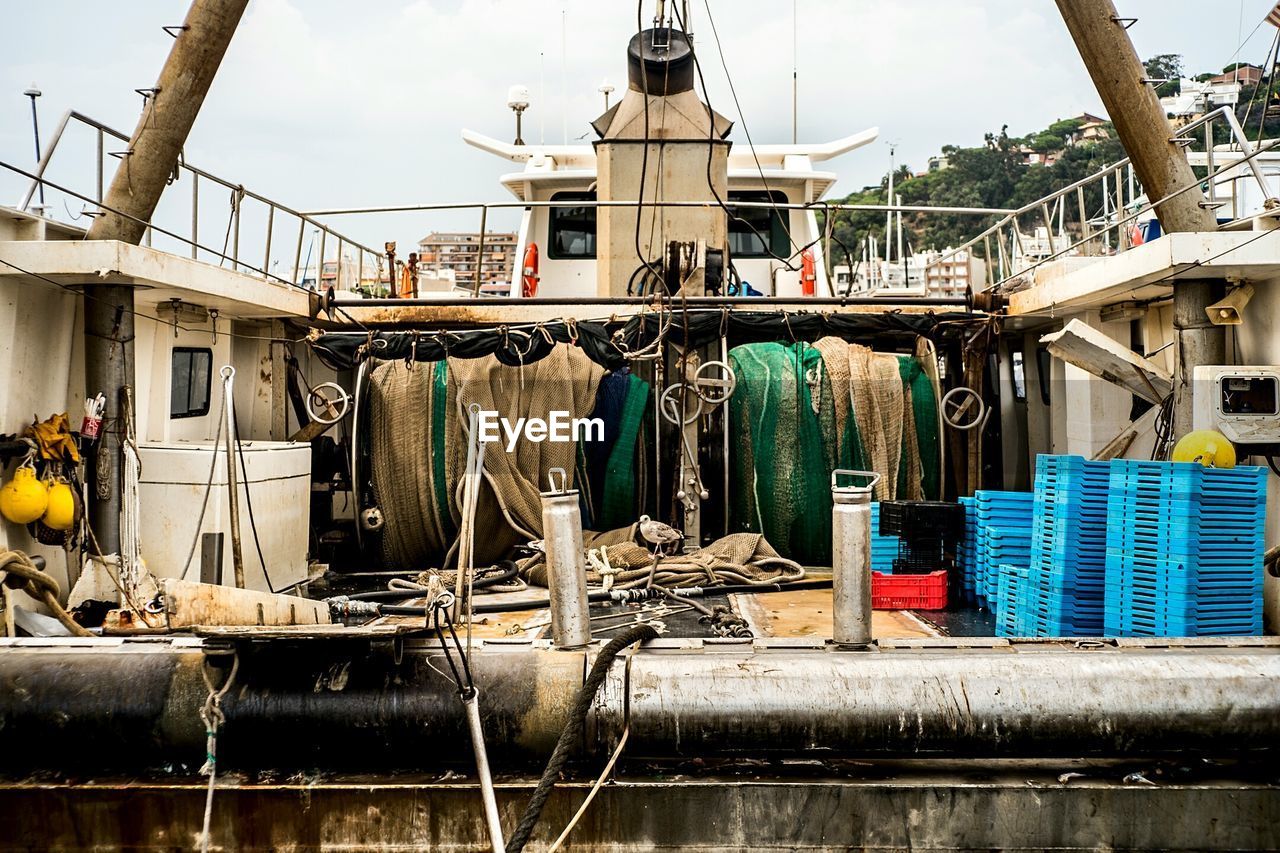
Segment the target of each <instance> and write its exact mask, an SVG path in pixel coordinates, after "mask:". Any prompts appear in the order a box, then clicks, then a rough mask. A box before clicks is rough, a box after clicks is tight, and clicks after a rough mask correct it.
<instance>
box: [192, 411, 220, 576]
mask: <svg viewBox="0 0 1280 853" xmlns="http://www.w3.org/2000/svg"><path fill="white" fill-rule="evenodd" d="M226 406H227V397H226V395H225V394H223V395H222V405H221V406H219V407H218V428H217V430H215V431H214V434H213V452H212V453H210V454H209V455H210V457H211V458H210V459H209V481H208V482H207V483H205V485H204V500H202V501H201V502H200V515H199V517H197V518H196V533H195V536H193V537H192V539H191V550H189V551H188V552H187V561H186V562H185V563H183V564H182V579H183V580H186V579H187V575H188V574H190V573H191V561H192V560H193V559H195V556H196V547H197V546H198V545H199V544H200V533H201V531H202V530H203V529H204V515H205V512H206V511H207V510H208V509H209V495H210V494H212V493H213V475H214V472H215V471H217V470H218V443H219V442H220V441H221V440H222V422H223V421H224V420H226V418H225V415H226Z"/></svg>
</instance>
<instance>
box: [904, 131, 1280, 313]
mask: <svg viewBox="0 0 1280 853" xmlns="http://www.w3.org/2000/svg"><path fill="white" fill-rule="evenodd" d="M1219 121H1221V122H1224V123H1225V125H1226V127H1227V128H1228V130H1229V132H1230V137H1231V142H1230V143H1229V144H1231V145H1232V150H1231V151H1228V152H1223V151H1218V150H1216V145H1215V136H1214V130H1215V127H1216V126H1218V125H1217V122H1219ZM1171 141H1172V142H1173V143H1175V144H1177V145H1179V146H1181V147H1182V148H1184V149H1186V150H1187V151H1188V152H1190V150H1191V149H1192V147H1193V146H1195V145H1197V144H1203V145H1204V147H1205V151H1204V155H1203V156H1204V160H1205V164H1206V167H1205V172H1206V174H1205V176H1204V177H1203V178H1200V179H1198V180H1197V181H1195V182H1194V183H1190V184H1188V185H1186V186H1184V187H1180V188H1178V189H1177V190H1175V191H1174V192H1172V193H1170V194H1169V195H1167V196H1165V197H1164V198H1161V199H1156V200H1154V201H1152V200H1150V199H1148V198H1147V197H1146V195H1145V193H1144V192H1143V190H1142V186H1141V184H1140V183H1139V181H1138V180H1137V177H1136V175H1135V174H1134V169H1133V165H1132V163H1131V162H1130V160H1129V159H1128V158H1126V159H1124V160H1121V161H1119V162H1118V163H1115V164H1112V165H1109V166H1106V167H1104V168H1103V169H1101V170H1100V171H1098V172H1096V173H1094V174H1092V175H1090V176H1088V177H1087V178H1084V179H1082V180H1079V181H1076V182H1075V183H1073V184H1071V185H1070V186H1067V187H1063V188H1062V189H1060V190H1057V191H1056V192H1053V193H1050V194H1049V195H1047V196H1045V197H1044V198H1042V199H1039V200H1038V201H1033V202H1031V203H1030V204H1028V205H1025V206H1024V207H1021V208H1019V209H1017V210H1015V211H1012V212H1010V213H1009V214H1008V215H1007V216H1005V217H1004V218H1003V219H1001V220H1000V221H999V222H997V223H995V224H994V225H992V226H991V227H990V228H988V229H987V230H986V231H983V232H982V233H981V234H979V235H978V236H976V237H974V238H973V239H972V240H969V241H968V242H967V243H964V244H962V245H961V246H959V247H957V248H955V249H953V250H951V251H949V252H945V253H943V255H942V256H941V257H940V258H938V259H937V260H936V261H934V262H933V263H932V264H930V265H929V269H932V268H934V267H937V266H940V265H942V264H944V263H946V262H947V261H949V260H951V259H953V258H955V257H956V256H958V255H960V254H961V253H963V252H965V251H970V252H973V251H975V250H977V248H978V247H979V246H981V247H982V252H983V255H984V257H985V258H986V261H987V263H986V285H987V289H996V290H1002V291H1003V290H1008V289H1009V288H1010V286H1011V285H1013V286H1017V285H1022V284H1028V283H1029V282H1027V281H1026V279H1025V276H1026V275H1027V274H1028V273H1030V272H1033V271H1034V270H1035V269H1037V268H1039V267H1040V266H1043V265H1044V264H1047V263H1049V262H1050V261H1054V260H1057V259H1060V258H1064V257H1068V256H1095V257H1096V256H1105V255H1112V254H1117V253H1120V252H1124V251H1126V250H1128V249H1130V248H1132V247H1133V245H1134V234H1133V226H1134V224H1135V223H1137V221H1138V220H1139V219H1141V218H1142V217H1143V216H1145V215H1147V214H1149V213H1152V212H1153V211H1155V210H1156V209H1157V208H1159V207H1160V205H1162V204H1165V203H1166V202H1168V201H1169V200H1171V199H1173V198H1176V197H1178V196H1180V195H1182V194H1183V193H1185V192H1190V191H1192V190H1197V191H1200V190H1203V191H1204V192H1205V194H1206V199H1205V201H1204V202H1203V203H1202V204H1203V206H1204V207H1205V208H1206V209H1209V210H1217V209H1218V208H1220V207H1222V206H1224V205H1225V204H1226V202H1225V201H1222V200H1221V199H1220V198H1219V197H1218V186H1219V185H1220V184H1226V183H1231V182H1233V181H1236V180H1238V179H1239V177H1240V175H1239V170H1241V169H1243V168H1248V170H1249V175H1250V176H1251V177H1252V178H1253V179H1254V181H1256V182H1257V184H1258V186H1259V187H1260V189H1261V190H1262V196H1263V198H1264V199H1266V205H1267V206H1268V207H1271V206H1273V205H1274V204H1277V203H1280V201H1278V200H1277V199H1276V196H1275V193H1274V192H1273V191H1272V189H1271V187H1269V186H1268V184H1267V181H1266V178H1265V176H1264V175H1263V172H1262V169H1261V167H1260V166H1259V165H1258V162H1257V158H1258V156H1259V155H1260V154H1264V153H1266V152H1268V151H1271V150H1273V149H1275V148H1276V147H1277V145H1280V140H1277V141H1273V142H1272V143H1270V144H1268V145H1264V146H1261V147H1257V146H1255V145H1254V144H1253V143H1251V142H1250V141H1249V139H1248V136H1247V135H1246V134H1245V132H1244V129H1243V128H1242V127H1241V126H1240V122H1239V119H1237V118H1236V114H1235V112H1234V110H1232V108H1231V107H1221V108H1219V109H1217V110H1214V111H1213V112H1211V113H1208V114H1207V115H1205V116H1202V117H1201V118H1199V119H1196V120H1195V121H1193V122H1190V123H1188V124H1186V125H1184V126H1183V127H1181V128H1179V129H1178V130H1177V131H1175V133H1174V136H1173V137H1172V139H1171ZM1235 154H1239V155H1240V156H1239V157H1236V156H1233V155H1235ZM1224 155H1225V156H1224ZM1219 159H1224V160H1226V161H1227V162H1225V164H1224V165H1221V166H1219V165H1218V161H1219ZM1071 206H1074V208H1075V211H1074V213H1075V217H1074V218H1075V225H1076V227H1077V229H1078V233H1077V234H1075V235H1073V234H1071V233H1070V232H1069V230H1068V228H1067V226H1066V213H1067V209H1068V207H1071Z"/></svg>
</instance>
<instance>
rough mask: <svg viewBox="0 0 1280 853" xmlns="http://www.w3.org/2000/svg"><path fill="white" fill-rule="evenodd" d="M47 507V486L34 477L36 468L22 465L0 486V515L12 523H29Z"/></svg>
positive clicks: (42, 513)
mask: <svg viewBox="0 0 1280 853" xmlns="http://www.w3.org/2000/svg"><path fill="white" fill-rule="evenodd" d="M48 507H49V487H48V486H47V485H46V484H44V483H42V482H41V481H40V480H39V479H38V478H37V477H36V469H35V468H32V467H30V466H23V467H21V468H19V469H18V470H17V471H15V472H13V479H12V480H10V481H9V482H7V483H5V484H4V486H3V487H0V515H3V516H4V517H5V518H7V519H9V520H10V521H12V522H13V523H14V524H30V523H31V522H33V521H35V520H36V519H37V518H39V517H40V516H42V515H44V511H45V510H46V509H48Z"/></svg>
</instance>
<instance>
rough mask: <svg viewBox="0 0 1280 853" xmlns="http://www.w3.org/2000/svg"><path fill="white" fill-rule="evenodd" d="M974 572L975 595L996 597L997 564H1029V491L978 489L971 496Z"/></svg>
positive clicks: (992, 600)
mask: <svg viewBox="0 0 1280 853" xmlns="http://www.w3.org/2000/svg"><path fill="white" fill-rule="evenodd" d="M973 497H974V506H975V520H976V523H977V531H976V534H975V541H974V550H975V560H974V562H975V574H976V575H977V578H976V585H977V594H978V598H979V599H980V600H981V601H983V602H986V604H987V605H989V606H991V607H994V606H995V604H996V602H997V601H998V600H999V598H998V594H999V583H1000V574H999V570H1000V566H1001V565H1005V564H1007V565H1011V566H1021V567H1023V568H1026V567H1027V566H1029V565H1031V519H1032V509H1033V496H1032V493H1031V492H997V491H978V492H975V493H974V495H973Z"/></svg>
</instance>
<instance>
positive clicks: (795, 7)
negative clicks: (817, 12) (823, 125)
mask: <svg viewBox="0 0 1280 853" xmlns="http://www.w3.org/2000/svg"><path fill="white" fill-rule="evenodd" d="M799 66H800V13H799V0H791V144H792V145H795V144H797V143H798V142H799V141H800V72H799Z"/></svg>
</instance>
